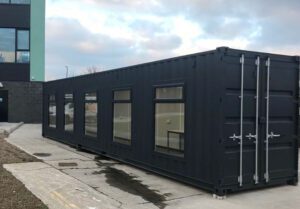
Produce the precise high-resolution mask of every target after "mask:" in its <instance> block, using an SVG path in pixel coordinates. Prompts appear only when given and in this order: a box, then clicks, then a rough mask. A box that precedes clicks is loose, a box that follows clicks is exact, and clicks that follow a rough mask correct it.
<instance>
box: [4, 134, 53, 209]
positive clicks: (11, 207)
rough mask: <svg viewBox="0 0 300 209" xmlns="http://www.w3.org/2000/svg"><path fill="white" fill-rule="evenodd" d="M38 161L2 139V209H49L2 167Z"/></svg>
mask: <svg viewBox="0 0 300 209" xmlns="http://www.w3.org/2000/svg"><path fill="white" fill-rule="evenodd" d="M37 161H39V160H38V159H36V158H34V157H32V156H30V155H28V154H26V153H25V152H23V151H21V150H19V149H18V148H16V147H14V146H12V145H10V144H9V143H7V142H6V141H4V140H3V139H0V209H47V208H48V207H47V206H45V205H44V204H43V203H42V202H41V201H40V200H39V199H38V198H37V197H35V196H34V195H33V194H32V193H31V192H30V191H28V190H27V189H26V188H25V186H24V185H23V184H22V183H21V182H20V181H18V180H17V179H16V178H15V177H13V176H12V175H11V174H10V173H9V172H7V171H6V170H5V169H4V168H3V166H2V165H3V164H11V163H24V162H37Z"/></svg>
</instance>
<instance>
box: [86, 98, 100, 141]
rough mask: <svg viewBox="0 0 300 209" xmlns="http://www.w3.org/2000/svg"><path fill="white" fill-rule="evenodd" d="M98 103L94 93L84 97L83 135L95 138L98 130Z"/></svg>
mask: <svg viewBox="0 0 300 209" xmlns="http://www.w3.org/2000/svg"><path fill="white" fill-rule="evenodd" d="M97 117H98V103H97V94H96V93H87V94H86V95H85V135H86V136H90V137H97V133H98V131H97V129H98V119H97Z"/></svg>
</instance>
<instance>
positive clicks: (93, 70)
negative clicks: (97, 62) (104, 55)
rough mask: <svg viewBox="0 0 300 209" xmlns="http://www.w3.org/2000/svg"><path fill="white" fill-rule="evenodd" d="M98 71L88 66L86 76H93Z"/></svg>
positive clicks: (94, 67)
mask: <svg viewBox="0 0 300 209" xmlns="http://www.w3.org/2000/svg"><path fill="white" fill-rule="evenodd" d="M99 71H100V68H99V67H97V66H90V67H88V68H87V69H86V74H94V73H97V72H99Z"/></svg>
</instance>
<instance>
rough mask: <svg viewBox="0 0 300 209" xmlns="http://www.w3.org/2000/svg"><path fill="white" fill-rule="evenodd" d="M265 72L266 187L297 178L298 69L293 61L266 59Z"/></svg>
mask: <svg viewBox="0 0 300 209" xmlns="http://www.w3.org/2000/svg"><path fill="white" fill-rule="evenodd" d="M264 71H265V72H264V73H263V76H264V78H263V81H264V84H263V85H264V86H263V89H264V100H263V104H262V105H263V106H264V108H263V109H264V112H263V114H264V115H265V117H262V118H263V120H262V122H263V123H262V124H261V128H262V129H261V130H262V135H264V137H263V138H264V141H262V143H263V144H262V147H263V149H262V155H263V157H262V161H263V163H262V171H263V173H264V174H263V178H264V181H265V182H266V183H269V182H272V181H276V180H280V179H292V178H293V177H295V176H296V175H297V173H296V164H297V156H296V154H295V149H297V148H296V147H297V119H298V116H297V114H298V110H297V108H298V85H299V81H298V78H299V77H298V73H299V72H298V71H299V68H298V66H297V64H296V62H295V61H294V62H292V60H291V61H290V62H288V61H286V60H279V59H275V58H271V57H269V58H267V60H266V61H265V67H264ZM264 118H265V119H264Z"/></svg>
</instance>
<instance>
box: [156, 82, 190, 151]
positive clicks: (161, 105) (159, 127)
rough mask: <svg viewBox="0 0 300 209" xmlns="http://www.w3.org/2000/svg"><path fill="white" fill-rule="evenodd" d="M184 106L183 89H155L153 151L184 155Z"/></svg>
mask: <svg viewBox="0 0 300 209" xmlns="http://www.w3.org/2000/svg"><path fill="white" fill-rule="evenodd" d="M184 113H185V104H184V98H183V87H182V86H180V87H163V88H156V92H155V150H156V151H158V152H164V153H168V154H173V155H178V156H183V155H184V125H185V122H184V120H185V117H184V115H185V114H184Z"/></svg>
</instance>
